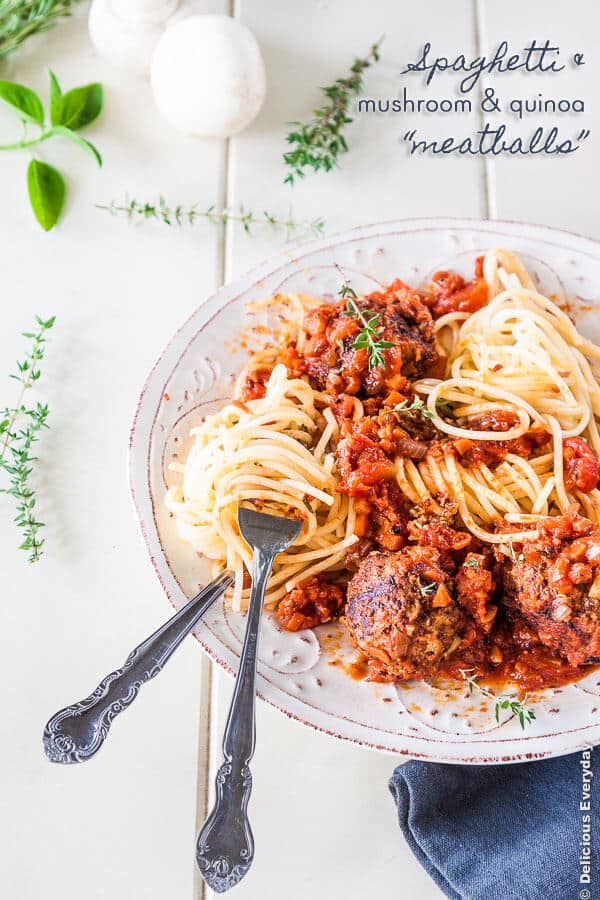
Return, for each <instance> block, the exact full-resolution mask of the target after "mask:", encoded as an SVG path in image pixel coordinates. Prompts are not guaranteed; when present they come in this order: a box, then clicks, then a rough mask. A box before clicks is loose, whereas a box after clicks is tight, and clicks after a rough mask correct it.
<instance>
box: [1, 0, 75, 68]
mask: <svg viewBox="0 0 600 900" xmlns="http://www.w3.org/2000/svg"><path fill="white" fill-rule="evenodd" d="M77 2H78V0H0V58H1V57H3V56H6V55H7V54H8V53H12V52H13V50H16V49H17V47H19V46H20V45H21V44H22V43H23V42H24V41H26V40H27V38H28V37H31V35H32V34H38V33H39V32H41V31H46V30H47V29H48V28H51V27H52V26H53V25H55V24H56V23H57V22H58V20H59V19H64V18H65V17H67V16H70V15H71V11H72V9H73V7H74V6H75V4H76V3H77Z"/></svg>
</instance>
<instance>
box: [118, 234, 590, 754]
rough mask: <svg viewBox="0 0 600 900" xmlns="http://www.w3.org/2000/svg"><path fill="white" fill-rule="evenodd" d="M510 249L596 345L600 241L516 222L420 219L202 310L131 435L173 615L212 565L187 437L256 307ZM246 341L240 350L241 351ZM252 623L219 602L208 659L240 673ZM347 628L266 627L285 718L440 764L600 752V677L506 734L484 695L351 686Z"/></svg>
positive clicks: (309, 258)
mask: <svg viewBox="0 0 600 900" xmlns="http://www.w3.org/2000/svg"><path fill="white" fill-rule="evenodd" d="M493 246H503V247H507V248H508V249H510V250H513V251H515V252H516V253H518V254H519V255H520V256H521V258H522V259H523V261H524V263H525V265H526V266H527V267H528V268H529V270H530V271H531V272H533V273H534V275H535V276H536V277H537V278H538V279H539V282H540V285H541V287H542V289H543V290H544V291H545V292H546V293H548V294H551V295H556V296H557V297H558V299H559V302H561V303H569V304H570V309H571V311H572V312H573V314H574V316H575V317H576V319H577V324H578V327H579V328H581V330H582V331H583V332H584V333H585V334H586V335H588V336H589V337H591V338H593V339H595V340H598V341H600V321H599V320H598V309H599V308H600V300H597V299H596V298H597V297H600V244H598V243H596V242H594V241H591V240H588V239H586V238H583V237H579V236H576V235H573V234H570V233H566V232H563V231H556V230H552V229H549V228H544V227H539V226H531V225H523V224H517V223H513V222H478V221H470V220H456V219H420V220H418V219H417V220H406V221H400V222H389V223H386V224H383V225H370V226H365V227H361V228H357V229H354V230H353V231H349V232H346V233H344V234H339V235H334V236H333V237H329V238H325V239H320V240H318V241H314V242H311V243H307V244H304V245H302V246H301V247H300V248H296V249H294V250H290V251H288V252H286V253H284V254H282V255H281V256H280V257H279V258H277V259H274V260H271V261H269V262H267V263H264V264H263V265H261V266H259V267H258V268H257V269H255V270H254V271H253V272H250V273H248V274H247V275H245V276H244V277H243V278H241V279H240V280H238V281H236V282H235V283H234V284H230V285H227V286H226V287H224V288H222V289H221V290H220V291H218V292H217V293H216V294H215V295H214V296H213V297H211V298H210V299H209V300H207V301H206V302H205V303H203V304H202V306H200V307H199V308H198V310H197V311H196V312H195V313H194V314H193V315H192V316H191V317H190V318H189V319H188V321H187V322H186V323H185V324H184V325H183V326H182V328H181V329H180V330H179V331H178V332H177V334H176V335H175V337H174V338H173V339H172V340H171V341H170V343H169V344H168V346H167V347H166V349H165V351H164V353H163V354H162V356H161V357H160V359H159V360H158V362H157V363H156V365H155V366H154V369H153V370H152V372H151V373H150V376H149V378H148V381H147V382H146V385H145V387H144V390H143V392H142V395H141V397H140V401H139V405H138V409H137V413H136V416H135V421H134V423H133V429H132V434H131V461H130V465H131V486H132V492H133V497H134V502H135V506H136V509H137V512H138V516H139V520H140V524H141V528H142V532H143V535H144V539H145V541H146V545H147V547H148V552H149V554H150V558H151V560H152V563H153V565H154V567H155V569H156V573H157V575H158V577H159V579H160V582H161V584H162V586H163V588H164V590H165V593H166V595H167V597H168V598H169V600H170V601H171V603H172V604H173V605H174V606H175V607H180V606H181V605H182V604H183V603H184V602H185V600H186V598H188V597H190V596H192V595H193V594H194V593H196V592H197V589H198V586H199V585H201V584H204V583H206V581H207V580H208V566H207V565H206V563H204V562H203V561H202V560H201V559H199V558H198V557H197V556H196V555H195V554H194V553H193V552H192V550H191V549H190V548H189V547H187V546H186V545H185V544H183V543H182V542H181V541H180V540H179V538H178V536H177V533H176V530H175V527H174V523H173V520H172V519H171V518H170V517H169V515H168V513H167V511H166V509H165V506H164V502H163V498H164V494H165V486H166V484H167V483H168V482H170V480H171V479H172V478H173V475H172V474H171V473H170V472H169V471H168V463H169V461H170V460H171V459H172V458H173V457H174V456H177V455H179V456H180V457H182V456H183V454H184V453H185V449H186V436H187V433H188V431H189V429H190V427H191V426H192V425H193V424H194V423H195V422H197V421H198V419H199V418H200V417H201V416H202V415H203V414H205V413H206V412H212V411H214V410H215V409H216V407H217V406H218V405H219V403H221V402H222V401H223V399H225V398H227V397H228V396H230V391H231V385H232V381H233V378H234V376H235V375H236V374H237V373H238V371H239V369H240V368H241V366H242V365H243V363H244V360H245V359H246V357H247V350H246V349H243V348H242V346H240V340H239V338H240V334H241V333H242V332H243V330H244V328H245V329H246V332H247V330H248V326H249V325H250V324H257V323H258V322H262V323H263V324H264V323H265V320H264V319H259V318H249V316H248V314H247V312H246V304H247V303H248V301H251V300H256V299H259V298H262V297H266V296H269V295H272V294H274V293H276V292H277V291H281V290H290V291H303V292H305V293H310V294H316V295H318V296H328V295H329V296H330V297H333V296H334V295H335V294H336V292H337V290H338V289H339V281H340V276H339V272H338V271H337V270H336V269H335V268H334V263H337V264H338V265H339V266H341V268H342V269H343V271H344V273H345V275H346V277H347V278H348V279H350V280H351V282H352V285H353V287H354V288H355V289H357V290H359V291H362V290H367V289H371V290H372V289H374V288H376V287H377V286H379V285H381V284H382V283H385V282H388V281H390V280H392V279H393V278H395V277H400V278H403V279H404V280H405V281H407V282H408V283H409V284H412V285H419V284H421V283H422V282H424V281H425V280H426V279H427V277H428V276H429V275H431V274H432V273H433V272H434V271H435V270H436V269H440V268H453V269H457V270H458V271H460V272H462V273H463V274H470V273H472V270H473V260H474V258H475V256H477V255H478V254H480V253H483V252H484V251H485V250H487V249H488V248H489V247H493ZM242 343H243V342H242ZM243 629H244V617H243V616H242V615H240V614H232V613H231V612H230V611H228V610H226V609H225V607H224V604H223V603H219V604H216V605H215V606H214V607H213V609H212V610H211V611H210V612H209V613H208V614H207V615H206V617H205V619H204V621H203V622H202V623H201V624H200V626H199V627H198V629H197V630H196V637H197V639H198V640H199V641H200V643H201V645H202V647H203V648H204V649H205V650H206V652H207V653H208V654H210V656H211V657H212V658H213V659H214V660H215V661H216V662H217V663H218V664H219V665H220V666H222V667H223V668H224V669H226V670H227V671H229V672H232V671H235V670H236V669H237V662H238V659H239V654H240V649H241V640H242V635H243ZM352 658H353V652H352V651H351V650H350V648H349V647H348V646H347V644H346V643H345V640H344V638H343V634H342V630H341V627H340V626H339V625H331V626H328V625H327V626H321V628H319V629H317V630H316V631H314V632H313V631H306V632H298V633H296V634H290V633H288V632H283V631H281V630H280V629H279V628H278V627H277V625H276V624H275V622H274V620H273V618H272V616H267V617H265V620H264V624H263V633H262V639H261V650H260V661H259V675H258V691H259V693H260V696H261V697H263V698H264V699H265V700H267V701H268V702H269V703H271V704H272V705H273V706H275V707H277V708H278V709H279V710H281V711H282V712H283V713H285V714H286V715H288V716H290V717H292V718H295V719H297V720H299V721H301V722H303V723H305V724H306V725H310V726H312V727H313V728H316V729H319V730H320V731H324V732H326V733H327V734H330V735H333V736H335V737H338V738H341V739H344V740H348V741H353V742H355V743H357V744H360V745H363V746H365V747H369V748H371V749H373V750H379V751H384V752H390V753H395V754H402V755H406V756H412V757H418V758H421V759H429V760H436V761H440V762H442V761H443V762H457V763H458V762H460V763H473V764H474V763H504V762H506V763H509V762H518V761H522V760H531V759H538V758H540V757H544V756H558V755H560V754H563V753H570V752H573V751H575V750H577V749H579V748H582V747H584V746H589V745H591V744H595V743H599V742H600V671H599V672H597V673H592V674H591V675H589V676H588V677H587V678H586V679H585V680H584V681H582V682H580V683H579V684H577V685H570V686H569V687H566V688H563V689H561V690H555V691H548V692H545V693H543V694H541V695H539V696H538V697H537V698H536V714H537V719H536V721H535V722H534V723H533V724H532V725H529V726H527V728H526V730H525V731H523V730H522V729H521V727H520V726H519V723H518V721H517V720H516V719H515V717H514V716H511V715H510V714H504V716H503V717H501V720H500V722H499V723H497V722H496V721H495V718H494V715H493V709H492V708H491V706H490V703H489V702H488V701H485V700H484V699H482V698H481V697H477V696H474V697H465V696H464V691H457V690H455V691H454V692H453V693H450V692H446V691H443V690H440V689H433V688H431V687H429V686H427V685H424V684H420V683H419V684H411V685H409V686H405V685H404V686H394V685H377V684H370V683H368V682H365V681H355V680H353V679H352V678H351V677H349V675H348V674H347V672H346V671H345V669H344V665H345V664H346V663H347V662H348V661H349V660H352Z"/></svg>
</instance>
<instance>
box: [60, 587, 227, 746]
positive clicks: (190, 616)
mask: <svg viewBox="0 0 600 900" xmlns="http://www.w3.org/2000/svg"><path fill="white" fill-rule="evenodd" d="M232 580H233V579H232V578H231V576H230V575H227V574H223V575H220V576H219V577H218V578H217V579H216V580H215V581H213V582H212V583H211V584H209V585H208V586H207V587H205V588H204V589H203V590H202V591H200V593H199V594H198V595H197V596H196V597H193V598H192V600H190V601H189V603H186V605H185V606H184V607H182V608H181V609H180V610H179V611H178V612H176V613H175V615H174V616H172V617H171V618H170V619H169V620H168V621H167V622H165V624H164V625H163V626H162V627H161V628H159V629H158V631H155V632H154V634H152V635H150V637H149V638H146V640H145V641H143V643H141V644H140V645H139V646H138V647H136V648H135V650H132V652H131V653H130V654H129V656H128V657H127V659H126V660H125V663H124V664H123V666H122V667H121V668H120V669H117V670H116V671H114V672H111V674H110V675H107V676H106V678H104V679H103V680H102V681H101V682H100V684H99V685H98V687H97V688H96V690H95V691H94V692H93V693H92V694H90V696H89V697H86V698H85V700H80V701H79V703H74V704H73V705H72V706H67V707H65V709H61V710H60V711H59V712H57V713H56V714H55V715H53V716H52V718H51V719H50V720H49V722H48V723H47V724H46V727H45V729H44V737H43V745H44V751H45V753H46V756H47V757H48V759H49V760H50V761H51V762H56V763H77V762H84V761H85V760H86V759H90V757H92V756H93V755H94V753H96V752H97V751H98V750H99V749H100V747H101V746H102V744H103V743H104V739H105V738H106V735H107V734H108V732H109V730H110V726H111V724H112V722H113V719H114V718H115V717H116V716H118V714H119V713H121V712H123V710H124V709H127V707H128V706H129V705H130V704H131V703H133V701H134V700H135V698H136V697H137V695H138V693H139V690H140V688H141V686H142V685H143V684H145V682H146V681H150V679H151V678H154V676H155V675H158V673H159V672H161V671H162V669H163V666H164V665H165V663H166V662H167V660H168V659H169V658H170V657H171V655H172V654H173V652H174V651H175V650H176V649H177V647H178V646H179V644H180V643H181V642H182V640H183V639H184V638H185V637H186V635H187V634H188V633H189V632H190V631H191V630H192V628H193V627H194V625H196V624H197V622H198V621H199V619H200V618H201V617H202V616H203V615H204V613H205V612H206V610H207V609H208V608H209V606H210V605H211V604H212V603H214V601H215V600H216V599H217V597H219V596H220V595H221V594H222V593H223V591H224V590H225V589H226V588H227V587H228V586H229V585H230V584H231V582H232Z"/></svg>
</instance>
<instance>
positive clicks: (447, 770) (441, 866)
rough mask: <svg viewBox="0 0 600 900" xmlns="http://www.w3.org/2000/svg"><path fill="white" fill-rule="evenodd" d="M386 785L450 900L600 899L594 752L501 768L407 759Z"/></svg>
mask: <svg viewBox="0 0 600 900" xmlns="http://www.w3.org/2000/svg"><path fill="white" fill-rule="evenodd" d="M594 773H597V774H596V775H594ZM389 784H390V790H391V792H392V795H393V797H394V800H395V801H396V805H397V807H398V818H399V821H400V827H401V828H402V831H403V832H404V836H405V837H406V840H407V841H408V843H409V845H410V847H411V849H412V851H413V853H414V854H415V856H416V857H417V859H418V860H419V862H420V863H421V865H422V866H423V867H424V868H425V869H426V870H427V872H428V873H429V874H430V875H431V877H432V878H433V879H434V881H435V882H436V883H437V884H438V885H439V887H440V888H441V889H442V891H444V893H445V894H446V896H447V897H450V898H452V900H484V898H485V900H571V898H573V900H575V898H580V900H600V867H598V866H597V864H596V860H595V859H594V856H595V855H598V856H600V815H598V813H599V812H600V748H598V749H596V750H591V749H587V750H582V751H580V752H578V753H574V754H572V755H571V756H563V757H558V758H557V759H547V760H541V761H538V762H529V763H518V764H516V765H506V766H455V765H443V764H441V763H424V762H418V761H416V760H413V761H411V762H409V763H406V764H405V765H403V766H398V768H397V769H395V771H394V774H393V775H392V778H391V779H390V783H389ZM596 848H597V849H596Z"/></svg>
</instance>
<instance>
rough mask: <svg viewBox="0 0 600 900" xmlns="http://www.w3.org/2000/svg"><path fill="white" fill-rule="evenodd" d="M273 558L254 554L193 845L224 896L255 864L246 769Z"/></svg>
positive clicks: (209, 878)
mask: <svg viewBox="0 0 600 900" xmlns="http://www.w3.org/2000/svg"><path fill="white" fill-rule="evenodd" d="M273 559H274V555H271V554H266V553H264V552H261V551H260V550H257V549H255V550H254V554H253V558H252V593H251V596H250V604H249V607H248V621H247V623H246V634H245V636H244V646H243V648H242V655H241V658H240V667H239V671H238V675H237V678H236V682H235V689H234V692H233V699H232V701H231V707H230V709H229V716H228V718H227V724H226V726H225V734H224V737H223V756H224V762H223V764H222V766H221V767H220V769H219V771H218V772H217V777H216V781H215V792H216V799H215V805H214V807H213V810H212V812H211V814H210V815H209V817H208V819H207V820H206V822H205V823H204V825H203V827H202V830H201V831H200V834H199V835H198V841H197V844H196V860H197V862H198V867H199V868H200V871H201V873H202V877H203V878H204V880H205V881H206V883H207V884H208V885H209V886H210V887H211V888H212V889H213V891H216V892H217V893H219V894H220V893H223V891H228V890H229V889H230V888H232V887H235V885H236V884H237V883H238V882H239V881H241V879H242V878H243V877H244V875H245V874H246V872H247V871H248V869H249V868H250V866H251V864H252V860H253V858H254V838H253V837H252V829H251V828H250V822H249V821H248V801H249V799H250V793H251V791H252V775H251V774H250V768H249V763H250V760H251V759H252V756H253V755H254V744H255V723H254V706H255V682H256V660H257V653H258V638H259V629H260V617H261V613H262V607H263V600H264V594H265V588H266V584H267V580H268V578H269V575H270V573H271V567H272V565H273Z"/></svg>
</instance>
